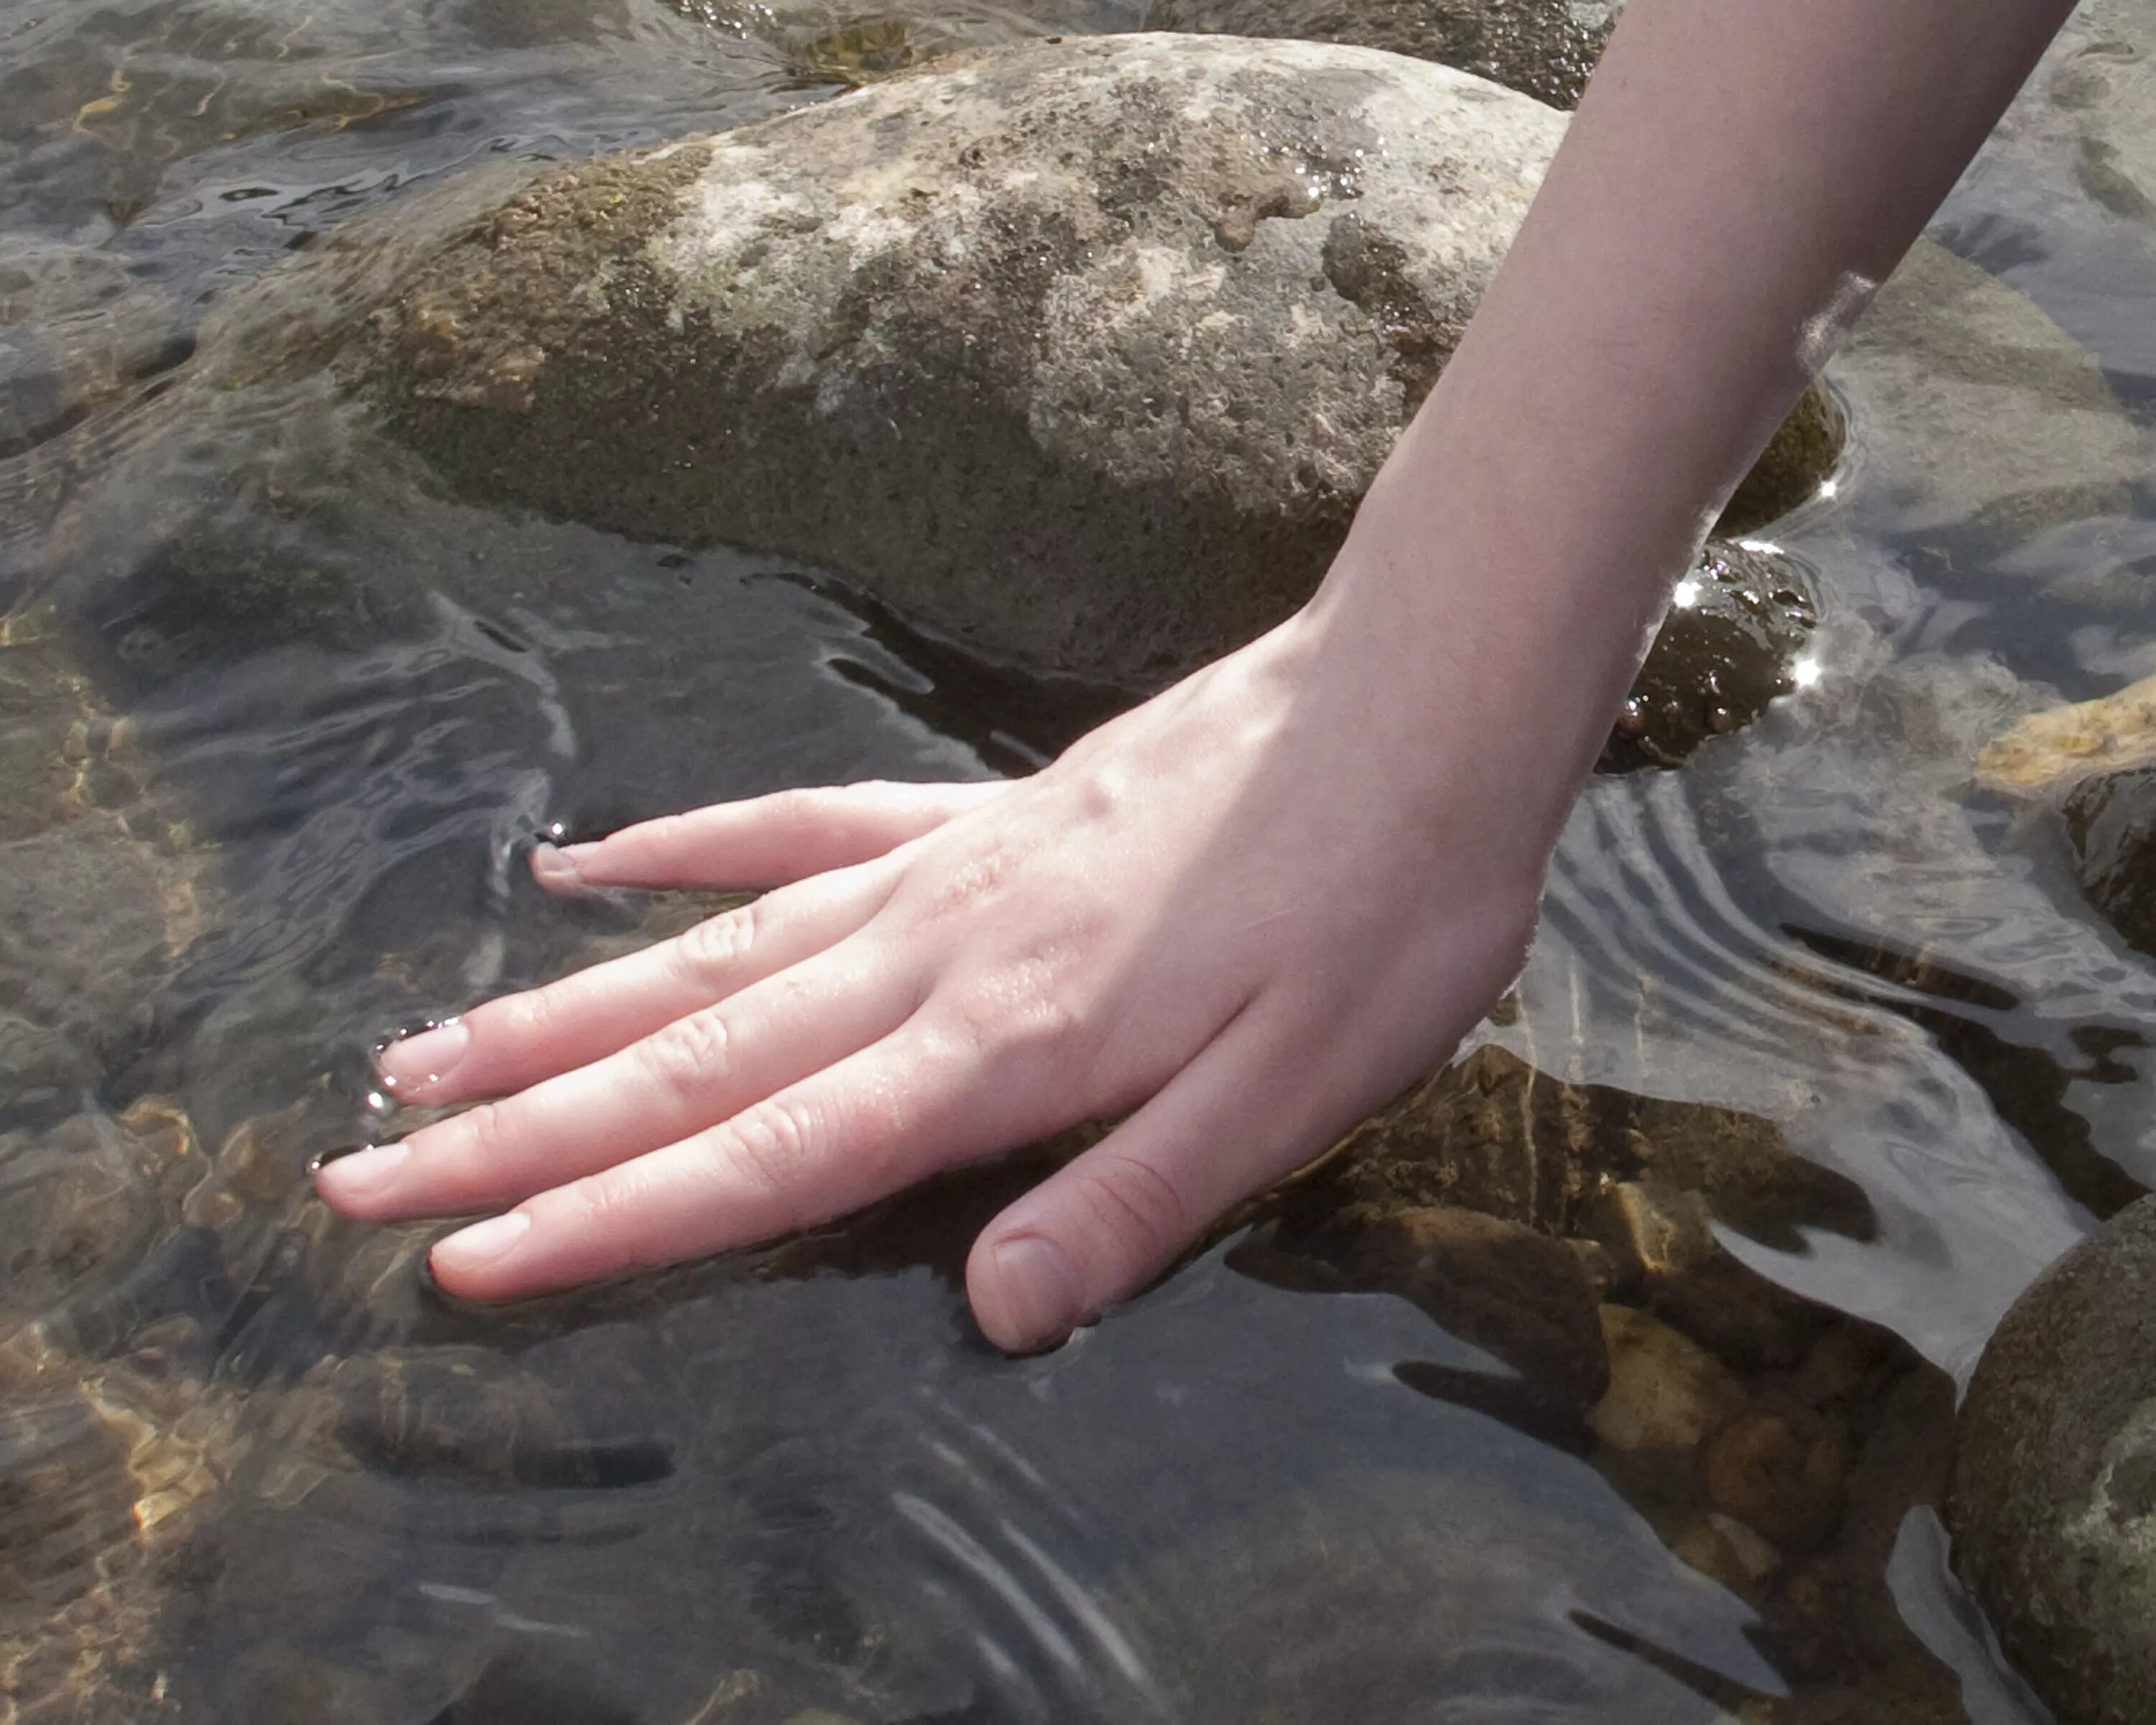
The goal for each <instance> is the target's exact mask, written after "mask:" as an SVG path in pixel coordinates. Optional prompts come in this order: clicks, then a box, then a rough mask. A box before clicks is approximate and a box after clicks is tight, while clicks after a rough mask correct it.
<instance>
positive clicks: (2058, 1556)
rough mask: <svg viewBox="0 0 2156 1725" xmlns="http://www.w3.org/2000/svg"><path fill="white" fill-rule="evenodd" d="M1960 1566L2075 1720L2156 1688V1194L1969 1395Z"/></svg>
mask: <svg viewBox="0 0 2156 1725" xmlns="http://www.w3.org/2000/svg"><path fill="white" fill-rule="evenodd" d="M1948 1527H1949V1528H1950V1529H1951V1531H1952V1532H1953V1540H1954V1566H1955V1568H1956V1569H1957V1570H1958V1572H1959V1573H1960V1574H1961V1576H1962V1578H1963V1580H1965V1581H1966V1582H1967V1583H1968V1584H1969V1587H1970V1589H1972V1590H1973V1591H1974V1594H1975V1595H1976V1597H1977V1599H1978V1602H1979V1604H1982V1605H1983V1607H1984V1610H1985V1612H1986V1613H1987V1614H1988V1615H1989V1617H1990V1619H1991V1621H1992V1624H1993V1625H1994V1628H1995V1629H1996V1630H1998V1633H1999V1641H2000V1644H2001V1645H2002V1646H2003V1647H2004V1648H2005V1651H2006V1653H2007V1656H2009V1657H2010V1659H2011V1660H2012V1661H2014V1663H2015V1666H2016V1667H2017V1668H2018V1669H2019V1670H2020V1671H2021V1673H2022V1675H2023V1676H2025V1677H2027V1678H2028V1679H2029V1681H2030V1682H2031V1683H2032V1684H2033V1685H2034V1686H2035V1689H2036V1691H2037V1692H2038V1693H2039V1694H2040V1695H2041V1696H2042V1697H2043V1698H2044V1700H2045V1701H2046V1703H2047V1704H2048V1705H2049V1706H2050V1707H2051V1709H2052V1711H2053V1712H2055V1713H2056V1715H2057V1716H2058V1718H2059V1721H2060V1725H2128V1722H2131V1721H2138V1720H2142V1719H2145V1718H2146V1717H2148V1697H2149V1695H2150V1693H2151V1692H2152V1688H2156V1557H2152V1553H2156V1199H2143V1201H2142V1202H2141V1203H2139V1204H2135V1205H2133V1207H2132V1208H2130V1209H2127V1210H2125V1211H2123V1212H2122V1213H2121V1214H2119V1215H2117V1217H2115V1218H2113V1219H2112V1220H2111V1221H2110V1222H2109V1223H2107V1224H2105V1226H2104V1227H2103V1228H2102V1229H2101V1230H2099V1231H2098V1232H2097V1233H2096V1234H2095V1235H2092V1236H2091V1237H2090V1238H2089V1239H2088V1240H2086V1241H2084V1242H2083V1243H2082V1245H2079V1246H2076V1248H2075V1249H2074V1250H2072V1251H2071V1252H2069V1253H2067V1254H2066V1256H2065V1257H2063V1258H2062V1259H2061V1260H2059V1261H2058V1262H2057V1263H2056V1264H2055V1265H2054V1266H2052V1267H2051V1269H2050V1270H2048V1271H2046V1272H2045V1273H2044V1274H2043V1275H2042V1276H2040V1277H2039V1278H2038V1279H2037V1280H2036V1281H2035V1282H2034V1283H2033V1284H2031V1285H2030V1287H2029V1289H2028V1290H2027V1291H2026V1292H2025V1293H2024V1294H2023V1295H2022V1296H2021V1297H2020V1300H2018V1301H2015V1305H2014V1307H2013V1309H2012V1310H2011V1311H2010V1312H2008V1313H2007V1314H2006V1317H2005V1320H2004V1321H2003V1322H2001V1323H2000V1324H1999V1329H1998V1331H1997V1332H1996V1333H1995V1334H1994V1336H1993V1337H1992V1338H1991V1341H1990V1343H1989V1344H1988V1345H1987V1346H1986V1348H1984V1356H1983V1358H1982V1359H1981V1360H1979V1362H1978V1364H1977V1368H1976V1373H1975V1375H1974V1378H1972V1379H1971V1380H1970V1384H1969V1394H1968V1398H1967V1399H1966V1401H1965V1402H1964V1403H1963V1408H1962V1411H1961V1418H1960V1424H1959V1430H1958V1440H1957V1446H1956V1450H1955V1455H1954V1471H1953V1492H1952V1496H1951V1498H1950V1500H1949V1511H1948Z"/></svg>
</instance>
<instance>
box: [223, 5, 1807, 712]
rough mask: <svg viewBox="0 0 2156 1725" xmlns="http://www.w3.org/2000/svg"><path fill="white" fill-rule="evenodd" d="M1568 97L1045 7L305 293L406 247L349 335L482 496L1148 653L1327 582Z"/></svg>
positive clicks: (1223, 644)
mask: <svg viewBox="0 0 2156 1725" xmlns="http://www.w3.org/2000/svg"><path fill="white" fill-rule="evenodd" d="M1563 126H1564V121H1563V116H1561V115H1559V114H1558V113H1556V112H1554V111H1553V110H1551V109H1549V108H1548V107H1546V106H1544V105H1542V104H1540V103H1537V102H1534V101H1532V100H1528V99H1527V98H1526V97H1523V96H1520V95H1515V94H1512V93H1511V92H1508V91H1506V90H1501V89H1498V88H1496V86H1494V85H1490V84H1487V83H1486V82H1484V81H1482V80H1479V79H1476V78H1473V77H1470V76H1467V75H1466V74H1460V73H1458V72H1454V71H1450V70H1448V69H1444V68H1441V67H1439V66H1435V65H1431V64H1424V63H1420V62H1417V61H1413V60H1409V59H1403V58H1400V57H1398V56H1395V55H1391V54H1382V53H1377V52H1373V51H1368V50H1364V49H1353V48H1342V47H1333V46H1323V45H1317V44H1298V43H1288V42H1274V41H1243V40H1239V39H1231V38H1225V37H1222V38H1211V39H1200V38H1190V37H1177V36H1172V35H1158V34H1151V35H1142V36H1124V37H1101V38H1096V39H1088V40H1082V41H1075V42H1067V43H1063V44H1050V43H1037V44H1020V45H1017V46H1012V47H1006V48H1001V49H992V50H989V51H987V52H984V53H982V54H978V55H975V56H973V57H971V58H969V59H965V60H963V61H961V62H956V63H953V64H950V65H949V66H947V67H946V68H945V69H940V70H937V71H934V72H932V73H928V74H917V75H913V76H908V77H905V78H901V79H896V80H891V81H889V82H885V83H881V84H878V85H873V86H872V87H870V88H867V89H865V90H860V91H857V92H855V93H854V94H852V95H847V96H844V97H842V98H840V99H839V100H834V101H833V102H830V103H828V104H825V105H822V106H819V107H816V108H813V109H810V110H805V111H802V112H798V113H794V114H791V115H788V116H783V117H780V118H778V119H773V120H770V121H764V122H762V123H760V124H757V125H755V126H748V127H746V128H743V129H742V130H740V131H734V132H731V133H727V134H725V135H722V136H717V137H712V138H703V139H692V140H688V141H682V142H680V143H676V144H673V145H669V146H663V147H660V148H657V149H653V150H646V151H634V152H629V153H627V154H624V155H619V156H613V157H603V158H600V159H599V160H597V161H593V162H584V163H581V164H577V165H575V166H572V167H565V168H560V169H557V170H553V171H551V172H547V173H545V174H543V175H542V176H540V177H537V178H536V179H534V180H533V181H531V182H530V183H528V184H526V185H525V186H524V187H522V189H521V190H520V191H517V192H516V193H513V194H507V195H502V196H500V198H498V199H496V200H495V201H492V202H490V203H485V205H484V206H483V207H482V208H480V212H479V213H478V214H477V215H476V216H474V215H473V214H472V213H470V212H471V208H472V201H471V199H470V197H469V196H468V195H465V194H463V193H459V194H458V197H459V200H460V202H459V204H458V206H457V213H456V215H455V217H454V219H451V218H448V217H446V216H439V215H435V214H430V213H429V210H428V208H426V207H425V206H421V207H418V208H412V209H407V210H403V211H399V212H397V213H396V220H395V223H394V224H393V225H390V224H388V223H372V224H367V225H366V226H362V227H361V228H358V229H357V230H356V231H355V232H353V233H352V234H348V235H346V237H345V238H343V239H341V240H340V241H337V242H333V243H332V244H330V245H328V246H326V247H324V248H322V249H321V251H320V252H319V253H318V254H316V256H315V257H314V258H312V259H310V260H306V261H305V262H303V263H302V264H301V265H300V269H299V270H296V271H295V272H292V273H291V274H290V275H289V276H288V277H287V279H286V280H284V281H282V282H281V283H280V284H278V285H277V286H276V287H275V289H274V290H272V295H273V297H274V296H275V295H283V296H284V297H285V300H286V302H287V303H288V304H289V303H290V301H291V300H294V299H295V298H300V299H307V298H311V299H314V300H317V301H323V300H329V301H334V302H336V303H343V304H348V303H350V300H351V297H352V295H351V290H350V278H351V276H352V272H353V270H355V269H356V268H358V267H360V265H359V264H357V263H356V262H355V259H362V258H363V259H367V262H366V264H365V265H364V267H365V268H366V269H367V270H371V271H372V272H373V276H374V279H375V280H377V281H380V280H382V279H383V277H384V272H385V270H386V268H387V266H385V265H383V264H382V263H381V262H380V261H379V260H380V259H381V258H382V257H385V256H394V257H397V258H401V259H408V260H409V262H408V267H406V266H404V265H403V264H400V265H398V267H397V269H396V270H395V271H394V272H393V273H394V275H395V278H396V279H395V281H394V283H393V286H392V288H391V289H390V290H388V291H386V292H384V293H383V294H382V295H381V296H380V297H381V299H382V303H381V304H380V305H379V309H377V311H375V312H374V313H373V315H372V317H371V318H370V319H367V320H366V321H364V322H363V325H362V329H361V331H360V333H359V334H358V335H357V337H355V338H350V339H346V340H345V341H343V343H342V351H341V354H340V356H339V357H338V360H337V364H338V365H339V367H341V373H342V375H343V377H345V378H346V381H347V382H348V384H349V386H350V387H351V388H352V390H354V391H355V392H356V393H357V394H358V395H359V396H360V397H362V398H363V399H364V400H366V401H367V402H368V403H371V404H372V408H373V410H374V411H375V412H376V413H377V414H378V416H379V417H380V418H381V421H382V423H384V424H387V425H388V426H389V427H390V428H391V429H393V431H394V432H395V434H397V435H398V436H400V437H401V438H403V439H404V440H406V441H407V442H408V443H409V444H411V445H412V446H413V447H414V448H415V449H418V450H419V451H420V452H421V453H422V454H423V455H425V456H426V457H427V458H428V459H429V461H430V462H431V463H432V465H434V469H435V470H437V471H438V472H439V474H440V475H443V476H444V478H446V479H447V480H448V481H449V483H450V484H451V485H454V487H455V488H456V489H457V490H459V491H460V492H462V493H464V494H465V495H474V496H477V497H480V498H483V499H487V500H491V501H502V502H508V503H516V504H523V505H527V506H532V507H535V508H538V509H541V510H543V511H547V512H549V513H552V514H555V515H557V516H571V517H574V518H577V519H579V520H583V521H589V522H593V523H594V524H597V525H598V526H604V527H608V528H612V529H614V530H617V531H623V532H626V533H629V534H632V535H637V536H647V537H652V538H657V539H662V540H671V541H676V542H701V541H711V540H721V541H727V542H734V543H737V544H743V545H747V546H749V547H756V548H761V549H766V550H772V551H777V552H783V553H785V554H788V555H791V556H795V557H802V558H803V559H806V560H808V561H809V562H814V563H816V564H819V565H820V566H822V567H824V568H826V569H829V570H831V571H834V572H836V573H838V574H839V575H841V576H843V577H845V578H849V579H850V580H852V581H854V582H855V583H858V584H859V585H860V587H861V588H864V589H865V590H866V591H867V592H869V593H871V594H872V595H874V596H875V598H878V599H879V600H880V601H882V602H884V603H887V604H889V605H890V606H891V607H893V608H895V609H896V610H897V611H898V612H900V613H901V614H903V615H904V616H906V617H907V618H908V619H911V620H912V621H913V622H915V623H916V624H920V625H922V626H924V627H925V628H927V629H928V630H930V631H931V632H932V633H937V634H942V635H945V636H947V637H949V638H951V639H954V640H955V641H957V643H958V644H961V645H962V646H965V647H968V648H969V649H973V650H976V651H978V652H980V653H983V654H985V655H988V656H990V657H993V658H996V659H998V660H1009V661H1015V662H1019V663H1023V664H1026V665H1031V666H1034V667H1038V668H1043V669H1048V670H1060V671H1070V672H1077V673H1082V674H1085V675H1091V676H1094V677H1097V678H1102V679H1106V680H1111V681H1116V682H1119V683H1122V684H1124V685H1128V686H1132V687H1143V686H1147V685H1154V684H1158V683H1159V682H1161V681H1163V680H1165V679H1167V678H1168V677H1169V676H1171V675H1174V674H1176V673H1178V672H1179V671H1181V670H1184V669H1187V668H1188V667H1189V666H1190V665H1193V664H1195V663H1198V662H1199V661H1201V660H1204V659H1206V658H1209V657H1210V656H1213V655H1216V654H1218V653H1219V652H1221V651H1224V650H1225V649H1228V648H1229V647H1231V646H1233V645H1235V644H1238V643H1239V642H1240V641H1243V640H1245V639H1249V638H1250V637H1251V636H1253V635H1255V634H1258V633H1259V632H1260V631H1261V630H1262V629H1265V627H1267V626H1268V625H1270V624H1272V623H1273V622H1275V621H1276V620H1278V619H1280V618H1281V617H1283V616H1285V615H1286V614H1287V613H1288V612H1289V611H1291V609H1292V608H1294V607H1295V606H1296V604H1297V603H1300V602H1301V599H1302V598H1304V597H1305V596H1306V594H1307V593H1309V592H1310V591H1311V589H1312V588H1313V587H1314V585H1315V584H1316V583H1317V579H1318V578H1319V577H1320V575H1321V574H1322V572H1323V570H1324V567H1325V566H1326V563H1327V561H1328V560H1329V558H1330V557H1331V556H1332V552H1333V551H1334V549H1335V548H1336V547H1337V545H1338V543H1339V542H1340V539H1341V536H1342V534H1343V532H1344V531H1345V529H1346V526H1347V521H1348V520H1349V518H1350V517H1351V516H1352V515H1353V511H1354V508H1355V506H1356V504H1357V503H1358V501H1359V500H1360V498H1361V497H1362V495H1363V491H1364V490H1365V488H1366V487H1367V486H1368V483H1369V481H1370V480H1371V478H1372V476H1373V475H1374V474H1375V472H1376V470H1377V469H1378V465H1379V463H1380V462H1381V461H1382V460H1383V458H1384V455H1385V454H1386V452H1387V450H1388V449H1389V448H1390V447H1391V445H1392V443H1393V441H1394V437H1395V436H1396V434H1397V433H1398V432H1399V429H1400V427H1401V426H1402V425H1403V424H1404V423H1405V422H1406V420H1407V418H1409V415H1410V414H1411V413H1412V412H1413V410H1414V408H1415V407H1416V405H1418V404H1419V402H1420V400H1421V398H1422V397H1423V395H1424V393H1425V392H1426V391H1427V390H1428V389H1429V388H1430V383H1431V382H1432V380H1433V379H1434V378H1435V376H1436V375H1437V372H1438V371H1439V369H1440V367H1442V366H1443V364H1444V363H1445V359H1446V358H1447V357H1448V356H1449V355H1450V353H1451V352H1452V349H1453V347H1454V345H1455V342H1456V341H1457V340H1458V338H1459V336H1460V331H1461V330H1462V329H1463V327H1464V326H1465V325H1466V321H1467V319H1468V316H1469V315H1470V313H1471V311H1472V310H1473V308H1474V305H1475V304H1476V300H1477V299H1478V297H1479V296H1480V295H1481V292H1482V290H1483V288H1484V287H1485V285H1486V284H1487V282H1488V281H1489V280H1490V278H1491V275H1492V274H1493V273H1494V271H1495V270H1496V266H1497V263H1498V261H1499V259H1500V258H1501V256H1502V254H1503V253H1504V250H1505V248H1506V246H1507V244H1509V242H1510V240H1511V238H1512V234H1513V232H1514V231H1515V229H1516V228H1517V225H1518V223H1519V222H1520V220H1521V218H1522V216H1523V215H1524V214H1525V213H1526V209H1527V203H1528V201H1529V199H1530V198H1532V195H1533V193H1534V190H1535V187H1536V186H1537V182H1538V181H1539V178H1540V176H1541V173H1542V171H1543V167H1544V165H1545V164H1546V163H1547V162H1548V159H1549V157H1550V155H1551V153H1552V151H1553V150H1554V149H1555V147H1556V145H1557V142H1558V138H1559V136H1561V135H1562V132H1563ZM321 270H329V271H330V272H331V277H330V279H329V280H328V281H327V282H326V284H325V283H324V282H323V280H322V278H321V275H320V274H319V272H320V271H321ZM240 345H241V346H243V347H246V346H249V345H260V344H249V343H247V342H245V341H242V342H241V344H240ZM1817 443H1818V440H1817V439H1812V440H1811V442H1810V443H1809V444H1807V445H1806V447H1807V448H1814V449H1816V447H1817ZM1830 455H1831V450H1830V449H1829V450H1827V451H1826V452H1825V455H1824V457H1823V458H1822V459H1830Z"/></svg>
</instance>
